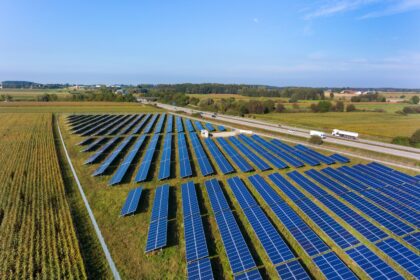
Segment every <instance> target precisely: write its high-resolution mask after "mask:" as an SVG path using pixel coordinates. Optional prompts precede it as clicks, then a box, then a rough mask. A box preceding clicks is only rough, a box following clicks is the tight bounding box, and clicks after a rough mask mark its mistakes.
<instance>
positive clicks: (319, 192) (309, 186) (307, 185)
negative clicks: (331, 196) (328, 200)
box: [287, 171, 328, 197]
mask: <svg viewBox="0 0 420 280" xmlns="http://www.w3.org/2000/svg"><path fill="white" fill-rule="evenodd" d="M287 176H289V177H290V178H292V179H293V180H294V181H295V182H296V183H298V185H299V186H301V187H302V188H303V189H305V190H306V191H307V192H309V193H310V194H312V195H313V196H315V197H321V196H325V195H328V193H327V192H326V191H324V190H323V189H322V188H320V187H319V186H317V185H316V184H314V183H313V182H311V181H309V180H308V179H307V178H306V177H304V176H303V175H302V174H300V173H299V172H297V171H292V172H289V173H287Z"/></svg>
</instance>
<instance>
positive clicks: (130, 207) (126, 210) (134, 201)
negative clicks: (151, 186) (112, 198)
mask: <svg viewBox="0 0 420 280" xmlns="http://www.w3.org/2000/svg"><path fill="white" fill-rule="evenodd" d="M142 190H143V188H142V187H138V188H135V189H132V190H130V192H129V193H128V196H127V199H126V200H125V203H124V206H123V208H122V209H121V216H127V215H130V214H133V213H135V212H136V211H137V208H138V205H139V202H140V197H141V193H142Z"/></svg>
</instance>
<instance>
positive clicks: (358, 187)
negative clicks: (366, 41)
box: [321, 167, 367, 192]
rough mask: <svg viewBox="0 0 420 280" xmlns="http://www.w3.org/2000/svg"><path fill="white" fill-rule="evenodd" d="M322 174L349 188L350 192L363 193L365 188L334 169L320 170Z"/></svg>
mask: <svg viewBox="0 0 420 280" xmlns="http://www.w3.org/2000/svg"><path fill="white" fill-rule="evenodd" d="M321 171H322V172H323V173H325V174H327V175H328V176H330V177H331V178H333V179H335V180H337V181H338V182H340V184H342V185H345V186H347V187H349V188H350V189H352V190H355V191H358V192H362V191H364V190H365V189H366V188H367V187H366V186H365V185H363V184H361V183H360V182H357V181H356V180H353V179H352V178H351V177H349V176H347V175H345V174H343V173H341V172H339V171H337V170H336V169H333V168H331V167H327V168H324V169H322V170H321Z"/></svg>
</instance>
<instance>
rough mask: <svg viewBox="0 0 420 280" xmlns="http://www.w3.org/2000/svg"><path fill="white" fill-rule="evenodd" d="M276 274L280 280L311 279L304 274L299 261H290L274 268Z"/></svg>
mask: <svg viewBox="0 0 420 280" xmlns="http://www.w3.org/2000/svg"><path fill="white" fill-rule="evenodd" d="M276 270H277V273H278V274H279V276H280V278H281V279H282V280H306V279H307V280H309V279H311V277H309V275H308V274H307V273H306V271H305V269H304V268H303V267H302V265H301V264H300V262H299V261H292V262H288V263H285V264H281V265H279V266H277V267H276Z"/></svg>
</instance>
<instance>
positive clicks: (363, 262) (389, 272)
mask: <svg viewBox="0 0 420 280" xmlns="http://www.w3.org/2000/svg"><path fill="white" fill-rule="evenodd" d="M347 254H348V255H349V256H350V257H351V258H352V259H353V260H354V261H355V262H356V263H357V264H358V265H359V266H360V267H361V268H362V269H363V270H364V271H365V272H366V273H367V274H368V275H369V276H370V277H371V278H372V279H404V278H403V277H402V276H401V275H400V274H398V273H397V272H396V271H395V270H394V269H393V268H392V267H390V266H389V265H388V264H387V263H386V262H384V261H383V260H382V259H380V258H379V257H378V256H377V255H375V254H374V253H373V252H372V251H371V250H369V249H368V248H367V247H366V246H365V245H362V246H358V247H356V248H353V249H350V250H348V251H347Z"/></svg>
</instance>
